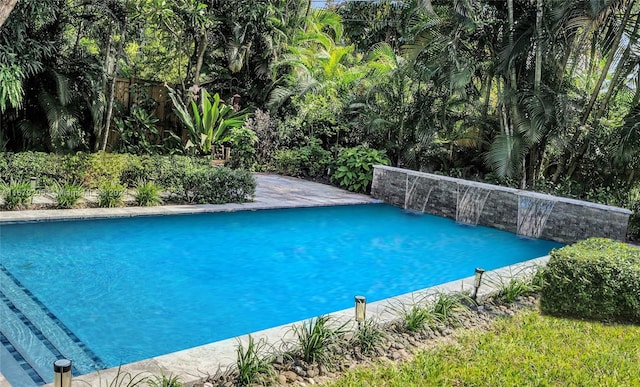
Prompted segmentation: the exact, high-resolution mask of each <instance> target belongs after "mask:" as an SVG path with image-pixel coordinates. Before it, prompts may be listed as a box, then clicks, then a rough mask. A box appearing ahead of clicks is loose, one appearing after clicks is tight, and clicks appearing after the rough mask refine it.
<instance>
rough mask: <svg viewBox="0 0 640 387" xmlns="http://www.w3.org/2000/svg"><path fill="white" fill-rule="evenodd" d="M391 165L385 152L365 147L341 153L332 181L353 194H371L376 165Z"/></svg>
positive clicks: (359, 146)
mask: <svg viewBox="0 0 640 387" xmlns="http://www.w3.org/2000/svg"><path fill="white" fill-rule="evenodd" d="M378 164H381V165H389V159H387V157H386V156H385V154H384V152H381V151H378V150H376V149H371V148H368V147H366V146H363V145H358V146H357V147H354V148H345V149H342V150H341V151H340V154H339V155H338V159H337V160H336V163H335V172H334V173H333V175H332V176H331V181H333V182H334V183H336V184H338V185H339V186H340V187H342V188H346V189H348V190H349V191H353V192H369V189H370V187H371V182H372V181H373V166H374V165H378Z"/></svg>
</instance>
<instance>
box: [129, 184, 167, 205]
mask: <svg viewBox="0 0 640 387" xmlns="http://www.w3.org/2000/svg"><path fill="white" fill-rule="evenodd" d="M135 198H136V204H137V205H139V206H157V205H159V204H161V203H162V199H161V198H160V187H158V186H157V185H156V184H155V183H153V182H140V183H138V187H137V188H136V194H135Z"/></svg>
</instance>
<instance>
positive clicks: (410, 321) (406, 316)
mask: <svg viewBox="0 0 640 387" xmlns="http://www.w3.org/2000/svg"><path fill="white" fill-rule="evenodd" d="M392 309H393V312H395V313H396V314H397V315H398V316H399V317H400V320H401V322H402V328H403V329H404V330H406V331H409V332H417V331H420V330H422V329H424V328H425V327H427V326H432V325H435V324H436V323H437V322H438V316H437V315H436V314H435V312H434V311H433V307H431V306H430V305H426V304H420V303H416V304H412V305H405V304H400V305H399V306H397V307H393V308H392Z"/></svg>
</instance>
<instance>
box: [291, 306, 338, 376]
mask: <svg viewBox="0 0 640 387" xmlns="http://www.w3.org/2000/svg"><path fill="white" fill-rule="evenodd" d="M331 323H332V321H331V318H330V317H329V316H318V317H316V318H314V319H311V320H309V321H305V322H303V323H302V325H294V326H293V327H292V330H293V334H294V336H296V338H297V339H298V351H299V354H300V356H301V357H302V359H303V360H304V361H306V362H307V363H314V362H317V363H319V364H325V365H332V364H333V349H334V347H335V346H336V345H337V344H338V343H339V342H340V341H341V340H342V339H343V337H344V335H345V333H346V329H345V324H343V325H340V326H337V327H334V326H332V324H331Z"/></svg>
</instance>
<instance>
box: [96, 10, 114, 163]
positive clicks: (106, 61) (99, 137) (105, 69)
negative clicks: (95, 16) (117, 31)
mask: <svg viewBox="0 0 640 387" xmlns="http://www.w3.org/2000/svg"><path fill="white" fill-rule="evenodd" d="M112 31H113V21H111V22H110V23H109V29H108V30H107V47H106V48H105V51H104V65H103V69H102V74H103V75H102V90H103V92H104V95H105V96H106V95H107V82H108V80H109V56H110V55H111V32H112ZM100 103H102V101H101V102H100ZM103 131H104V123H101V124H100V126H99V128H98V133H96V142H95V144H94V145H93V150H94V151H98V150H100V148H101V145H100V144H101V140H102V132H103Z"/></svg>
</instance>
